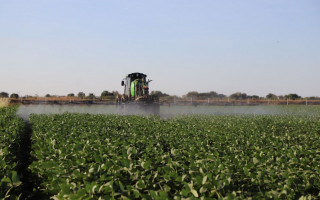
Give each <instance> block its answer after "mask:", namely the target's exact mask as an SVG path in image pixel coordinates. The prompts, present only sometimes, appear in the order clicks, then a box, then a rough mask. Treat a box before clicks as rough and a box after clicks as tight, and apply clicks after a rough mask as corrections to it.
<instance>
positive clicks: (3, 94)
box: [0, 92, 9, 98]
mask: <svg viewBox="0 0 320 200" xmlns="http://www.w3.org/2000/svg"><path fill="white" fill-rule="evenodd" d="M0 97H2V98H8V97H9V94H8V93H6V92H0Z"/></svg>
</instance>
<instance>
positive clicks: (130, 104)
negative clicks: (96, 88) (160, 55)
mask: <svg viewBox="0 0 320 200" xmlns="http://www.w3.org/2000/svg"><path fill="white" fill-rule="evenodd" d="M146 78H147V75H145V74H142V73H138V72H136V73H131V74H128V75H127V76H126V77H125V78H124V79H123V80H122V81H121V86H124V93H123V95H118V97H117V100H116V102H117V108H118V113H120V114H125V115H128V114H129V115H131V114H132V115H133V114H138V115H146V114H147V115H150V114H151V115H159V114H160V104H159V98H158V96H156V95H150V94H149V83H150V82H151V81H152V80H147V79H146Z"/></svg>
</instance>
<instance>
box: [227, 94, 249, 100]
mask: <svg viewBox="0 0 320 200" xmlns="http://www.w3.org/2000/svg"><path fill="white" fill-rule="evenodd" d="M230 98H232V99H237V100H240V99H246V98H247V94H246V93H241V92H236V93H233V94H231V95H230Z"/></svg>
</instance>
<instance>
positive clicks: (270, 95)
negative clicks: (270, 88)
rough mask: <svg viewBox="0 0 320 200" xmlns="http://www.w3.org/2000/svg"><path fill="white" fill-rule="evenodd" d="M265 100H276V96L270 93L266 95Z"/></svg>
mask: <svg viewBox="0 0 320 200" xmlns="http://www.w3.org/2000/svg"><path fill="white" fill-rule="evenodd" d="M266 98H267V99H278V97H277V95H275V94H272V93H269V94H267V96H266Z"/></svg>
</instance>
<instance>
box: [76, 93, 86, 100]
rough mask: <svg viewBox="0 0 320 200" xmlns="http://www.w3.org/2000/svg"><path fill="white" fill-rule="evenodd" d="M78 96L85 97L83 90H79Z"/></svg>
mask: <svg viewBox="0 0 320 200" xmlns="http://www.w3.org/2000/svg"><path fill="white" fill-rule="evenodd" d="M78 97H79V98H81V99H83V98H84V97H86V94H85V93H84V92H79V93H78Z"/></svg>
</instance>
